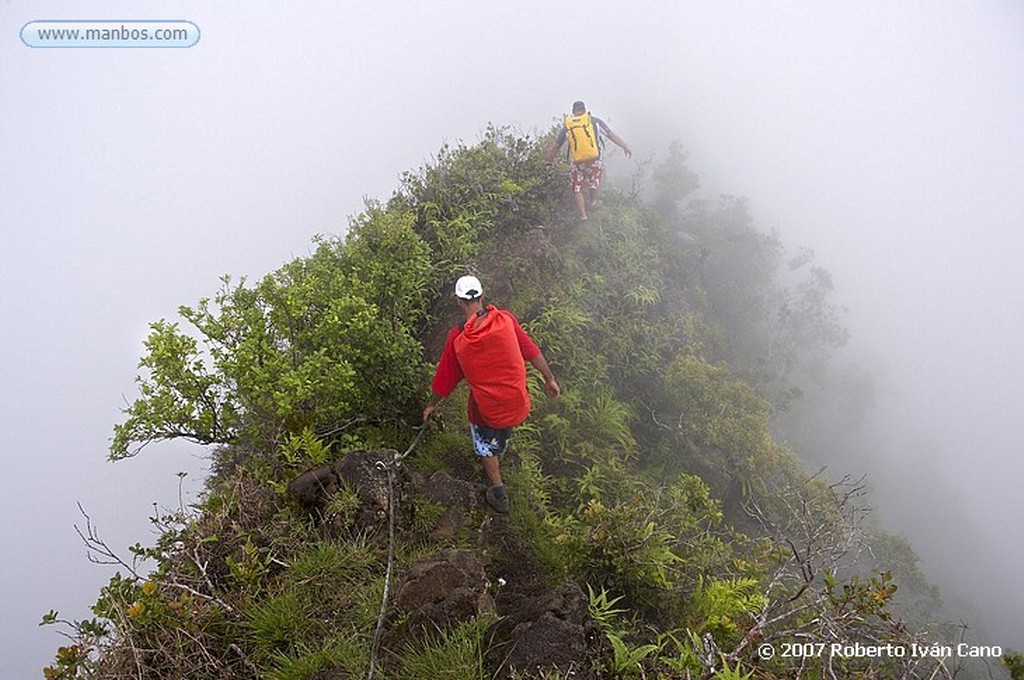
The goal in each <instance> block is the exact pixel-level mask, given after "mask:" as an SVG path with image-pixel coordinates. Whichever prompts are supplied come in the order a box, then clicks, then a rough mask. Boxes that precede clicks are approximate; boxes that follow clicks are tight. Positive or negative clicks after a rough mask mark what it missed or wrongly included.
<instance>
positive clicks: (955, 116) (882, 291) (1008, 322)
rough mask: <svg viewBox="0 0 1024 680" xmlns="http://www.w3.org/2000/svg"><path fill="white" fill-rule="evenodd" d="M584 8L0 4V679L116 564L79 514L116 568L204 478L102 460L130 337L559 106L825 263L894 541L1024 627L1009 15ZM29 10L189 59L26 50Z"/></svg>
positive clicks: (789, 7)
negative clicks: (140, 22) (412, 173)
mask: <svg viewBox="0 0 1024 680" xmlns="http://www.w3.org/2000/svg"><path fill="white" fill-rule="evenodd" d="M588 4H589V6H590V7H592V8H593V10H592V11H590V12H589V13H588V21H587V25H588V26H589V30H590V31H591V33H590V35H589V36H587V37H586V39H581V40H579V41H575V40H574V38H575V37H576V36H578V35H579V31H580V29H579V28H574V27H573V26H572V25H571V23H572V22H571V19H570V17H569V16H567V14H566V12H564V11H563V10H562V9H560V7H559V6H558V5H553V4H551V3H543V2H536V1H527V2H516V3H502V4H500V5H499V4H498V3H488V4H486V5H485V4H484V3H479V2H425V3H411V2H373V3H369V2H366V3H329V2H318V3H312V2H289V3H285V2H277V3H270V2H239V1H237V0H236V1H228V0H225V1H218V2H216V3H211V2H147V3H145V4H144V5H142V4H140V3H137V2H100V1H93V2H90V3H78V2H47V1H46V0H41V1H34V2H28V1H27V0H0V228H2V244H0V276H2V277H3V279H2V283H3V285H2V286H0V309H2V317H0V318H2V325H0V334H2V340H3V345H2V348H3V352H2V354H0V371H2V372H0V375H3V377H4V380H3V389H2V392H0V399H2V404H0V413H2V417H3V422H2V435H3V439H2V447H3V448H2V453H3V460H4V463H5V467H6V469H5V474H4V475H3V480H2V489H0V499H2V500H0V503H2V516H3V522H2V526H0V537H2V542H3V545H4V546H6V547H7V557H6V559H4V560H3V561H2V562H0V565H2V566H0V605H2V608H3V610H4V612H5V616H4V617H3V619H2V623H0V626H2V637H3V639H4V640H5V641H7V642H8V644H7V645H5V655H4V657H3V658H2V659H0V672H2V673H0V674H2V675H3V677H19V678H20V677H26V678H27V677H38V675H39V668H40V667H41V666H42V665H44V664H46V663H48V662H49V661H50V660H51V659H52V655H53V651H54V650H55V648H56V647H57V646H58V645H59V644H61V641H62V639H61V638H60V637H59V636H57V635H56V634H55V632H54V631H53V630H52V629H39V628H37V627H36V623H37V622H38V621H39V619H40V617H41V616H42V614H43V613H45V612H46V611H48V610H50V609H51V608H54V609H58V610H60V611H61V613H62V615H64V616H66V617H69V618H71V617H74V618H83V617H87V616H89V615H90V614H89V612H88V606H89V605H90V604H91V603H92V602H94V601H95V599H96V595H97V593H98V588H99V587H100V586H101V585H102V584H103V583H105V582H106V580H107V579H108V578H109V577H110V575H111V573H112V571H111V570H110V569H109V568H105V567H98V566H93V565H91V564H89V562H88V561H87V559H86V556H85V550H84V547H83V546H82V544H81V542H80V541H79V539H78V537H77V535H76V534H75V531H74V528H73V525H74V524H76V523H78V524H79V525H80V526H81V525H82V517H81V516H80V515H79V512H78V509H77V507H76V501H79V502H81V503H82V505H83V506H84V507H85V509H86V510H87V511H88V512H89V514H90V515H91V516H92V519H93V521H94V523H95V524H96V525H97V526H98V529H99V532H100V535H101V537H103V538H105V539H107V540H108V541H109V542H110V544H111V546H112V547H114V548H116V549H119V550H120V551H121V552H126V551H125V550H124V548H125V546H127V545H129V544H132V543H135V542H136V541H142V542H143V543H150V542H151V541H152V540H153V536H152V534H151V533H150V532H149V525H148V521H147V519H146V518H147V517H148V516H149V514H151V512H152V507H153V503H158V504H159V505H160V506H163V507H169V506H174V505H176V504H177V502H178V501H177V499H178V481H179V480H178V477H177V475H176V473H177V472H179V471H188V472H189V473H190V474H189V476H188V477H187V478H186V480H185V482H184V491H185V493H186V495H187V496H188V497H192V496H193V495H194V494H195V492H196V491H197V490H198V489H199V488H200V486H201V476H202V471H203V469H204V465H205V461H204V459H203V457H202V454H203V451H202V450H201V449H199V448H198V447H190V446H188V445H181V444H172V445H154V446H153V447H151V448H149V449H147V450H145V451H144V452H143V454H142V455H141V456H140V457H139V458H137V459H133V460H129V461H125V462H122V463H118V464H110V463H107V462H105V456H106V447H107V444H108V439H109V437H110V435H111V427H112V425H113V424H114V423H115V422H117V421H118V420H119V417H120V416H119V409H120V408H121V407H123V406H124V404H125V399H129V400H130V399H132V398H134V396H135V391H134V390H135V388H134V384H133V377H134V376H135V371H136V364H137V362H138V358H139V357H140V356H141V353H142V345H141V342H142V339H143V338H144V337H145V335H146V333H147V323H149V322H150V321H153V320H156V319H160V318H172V317H174V315H175V313H176V312H175V310H176V308H177V307H178V305H181V304H193V303H195V302H196V300H197V299H198V298H199V297H201V296H209V295H212V294H213V293H214V292H215V291H216V290H217V288H218V286H219V281H218V279H219V277H220V276H221V275H222V274H226V273H229V274H232V275H235V276H239V275H249V276H260V275H262V274H264V273H267V272H269V271H271V270H273V269H275V268H277V267H278V266H279V265H281V264H283V263H284V262H285V261H286V260H288V259H290V258H291V257H294V256H302V255H304V254H306V253H308V252H309V244H310V240H311V238H312V236H313V235H314V234H318V233H339V232H341V231H343V230H344V229H345V227H346V224H347V218H348V216H351V215H353V214H355V213H357V212H359V211H360V210H361V208H362V205H363V198H364V197H370V198H387V197H388V196H389V195H390V193H391V192H392V191H393V190H394V189H395V188H396V186H397V183H398V177H399V175H400V173H401V172H403V171H405V170H410V169H415V168H417V167H419V166H421V165H422V164H423V163H424V162H426V161H428V160H429V159H430V157H431V156H432V154H434V153H435V152H436V151H437V149H438V148H439V146H440V145H441V144H442V143H444V142H446V141H448V142H456V141H458V140H466V141H467V142H473V141H475V140H476V139H478V137H479V135H480V133H481V131H482V130H483V128H484V127H485V126H486V125H487V124H488V122H494V123H497V124H508V125H512V126H514V127H516V128H517V129H519V130H521V131H523V132H528V133H529V132H536V131H542V130H545V129H547V127H548V126H549V125H550V124H551V123H552V122H553V121H554V120H555V119H556V117H557V116H560V115H561V114H563V113H565V112H566V111H567V110H568V108H569V106H570V103H571V102H572V101H573V100H574V99H577V98H582V99H584V100H586V102H587V103H588V105H589V107H590V109H591V110H592V111H593V112H594V113H595V114H596V115H598V116H601V117H602V118H603V119H604V120H605V121H606V122H608V123H609V124H610V126H611V127H612V129H614V130H615V131H616V132H618V133H619V134H620V135H621V136H622V137H624V138H625V139H626V140H627V141H628V142H629V143H630V145H631V146H632V148H633V150H634V152H635V154H636V155H635V156H634V160H637V159H640V160H642V159H647V158H653V159H654V160H655V161H657V160H658V159H659V158H660V157H663V156H664V152H665V150H666V148H667V146H668V143H669V142H670V141H671V140H672V139H679V140H680V141H682V142H683V144H684V145H685V147H686V148H687V149H688V150H689V152H690V159H691V164H692V166H693V169H694V170H695V171H697V172H698V173H699V174H700V175H701V178H702V190H701V195H704V196H708V197H714V196H716V195H717V194H718V193H723V192H724V193H731V194H738V195H742V196H748V197H749V198H750V201H751V209H752V213H753V215H754V217H755V221H756V223H757V224H758V226H759V227H760V228H762V229H778V231H779V232H780V234H781V236H782V238H783V240H784V242H785V243H786V245H787V246H789V247H790V248H791V249H796V248H798V247H801V246H807V247H811V248H813V249H814V250H815V252H816V253H817V261H818V263H819V264H821V265H823V266H824V267H826V268H827V269H828V270H830V271H831V272H832V273H833V275H834V281H835V284H836V287H837V290H836V297H837V299H838V300H839V301H840V302H842V303H843V304H844V305H846V306H847V307H849V309H850V313H849V315H848V317H847V321H848V325H849V327H850V330H851V332H852V334H853V337H854V340H853V343H852V344H853V349H855V350H857V352H859V353H860V354H861V355H862V356H864V357H867V358H868V360H869V361H870V363H871V366H872V369H873V370H875V371H876V372H877V378H878V381H879V386H880V391H881V393H880V395H879V409H878V411H877V413H875V414H874V415H873V417H872V420H871V422H870V426H871V427H872V428H873V429H874V434H873V436H874V437H875V438H876V440H877V441H878V442H879V448H878V451H879V452H880V451H885V454H884V456H883V455H882V454H881V453H875V454H866V459H865V461H864V465H865V467H866V466H868V465H869V464H870V465H871V466H872V468H873V469H874V468H876V467H878V466H881V469H885V470H887V471H891V474H886V475H883V476H881V477H880V478H876V479H875V480H874V483H875V485H876V488H877V489H878V490H879V495H880V502H879V505H880V511H883V510H886V509H888V512H889V517H888V518H887V519H886V522H887V523H888V524H889V526H891V527H892V528H893V530H895V531H897V532H903V533H906V534H907V536H908V537H909V538H910V540H911V542H912V543H913V544H914V547H915V549H916V550H917V551H918V552H919V553H920V554H921V555H922V557H923V558H924V559H925V560H926V561H927V564H926V568H927V569H928V572H929V574H935V575H936V577H938V576H948V577H952V576H953V575H954V574H952V573H951V572H952V571H954V568H953V566H955V568H956V569H958V570H961V571H962V570H963V569H969V570H970V571H969V573H970V574H972V576H973V578H971V579H970V581H971V582H972V585H971V589H970V591H969V594H970V595H972V597H974V598H976V602H978V603H980V608H981V609H982V610H984V611H986V614H987V615H989V616H990V620H991V621H992V622H993V623H994V624H995V625H997V626H998V627H999V628H1000V629H1003V630H1005V629H1007V628H1008V627H1010V626H1012V625H1013V623H1017V622H1019V621H1020V616H1019V614H1018V613H1017V612H1019V611H1021V610H1022V608H1024V591H1022V586H1021V585H1020V583H1019V579H1014V578H1013V577H1014V576H1015V575H1016V574H1017V572H1018V571H1019V565H1020V564H1021V563H1022V562H1024V553H1022V550H1024V548H1022V543H1021V541H1020V532H1021V530H1020V528H1019V522H1020V521H1021V519H1022V517H1024V500H1022V498H1024V494H1022V493H1021V491H1020V487H1019V483H1020V480H1021V479H1024V463H1022V460H1021V444H1020V442H1021V441H1022V439H1024V425H1022V419H1021V417H1020V411H1021V406H1022V404H1024V398H1022V397H1024V394H1022V392H1024V388H1022V387H1021V385H1022V384H1024V357H1022V353H1021V349H1020V348H1022V347H1024V322H1022V320H1021V318H1020V314H1021V311H1022V310H1024V292H1022V291H1024V286H1022V283H1024V274H1022V272H1021V264H1022V262H1024V231H1022V230H1024V130H1022V122H1024V4H1022V3H1020V2H1018V1H1016V0H1002V1H1000V0H988V1H976V2H967V1H964V2H946V1H943V0H912V1H901V2H896V1H891V2H878V3H864V2H833V1H830V2H816V1H810V0H808V1H806V2H788V1H784V0H780V1H779V2H754V1H749V2H738V1H726V0H714V1H712V0H702V1H700V2H682V1H678V0H675V1H671V2H670V1H667V0H666V1H657V2H647V3H638V4H637V5H636V6H635V7H634V8H633V9H625V7H626V6H625V4H623V3H610V2H609V3H604V2H591V3H588ZM40 19H107V20H122V19H183V20H188V21H192V22H194V23H195V24H196V25H197V26H199V28H200V30H201V31H202V37H201V39H200V41H199V43H198V44H197V45H196V46H195V47H192V48H190V49H180V50H179V49H168V50H145V49H122V50H118V49H106V50H104V49H94V50H82V49H67V50H57V49H49V50H48V49H30V48H28V47H26V46H25V45H24V44H23V43H22V42H21V40H20V38H19V32H20V30H21V28H22V27H23V26H24V25H25V24H26V23H27V22H29V21H33V20H40ZM608 165H609V172H610V173H611V174H612V175H620V176H621V175H625V174H628V173H629V172H631V170H632V168H633V163H632V162H631V161H627V160H626V159H625V158H624V157H623V156H622V155H621V153H620V152H618V151H614V152H612V153H611V154H610V156H609V159H608ZM858 464H859V463H858V461H849V466H850V468H851V469H857V467H858ZM963 532H969V533H968V534H964V533H963ZM965 553H966V555H965ZM951 565H953V566H951ZM1014 589H1015V590H1014ZM980 642H982V643H987V644H1012V645H1015V646H1016V647H1018V648H1021V647H1024V633H1021V632H1020V628H1019V627H1018V629H1017V632H1016V633H1015V635H1011V634H1009V633H1007V634H1006V637H1005V638H1000V639H998V640H991V641H986V640H981V641H980Z"/></svg>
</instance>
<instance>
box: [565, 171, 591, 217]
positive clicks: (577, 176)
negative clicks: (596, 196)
mask: <svg viewBox="0 0 1024 680" xmlns="http://www.w3.org/2000/svg"><path fill="white" fill-rule="evenodd" d="M586 174H587V173H586V168H584V167H582V166H581V165H579V164H577V163H573V165H572V167H571V168H569V186H570V187H572V194H573V198H575V199H576V210H577V211H578V212H579V214H580V219H581V220H585V219H587V206H586V205H585V199H586V196H584V195H583V191H584V186H585V184H586V181H587V177H586Z"/></svg>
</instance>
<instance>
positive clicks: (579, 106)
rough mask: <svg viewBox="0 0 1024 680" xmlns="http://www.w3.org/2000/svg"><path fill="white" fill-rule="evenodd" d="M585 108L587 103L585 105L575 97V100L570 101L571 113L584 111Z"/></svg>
mask: <svg viewBox="0 0 1024 680" xmlns="http://www.w3.org/2000/svg"><path fill="white" fill-rule="evenodd" d="M586 110H587V105H586V104H584V103H583V102H582V101H580V100H579V99H577V100H576V101H574V102H573V103H572V112H573V113H577V112H579V113H583V112H584V111H586Z"/></svg>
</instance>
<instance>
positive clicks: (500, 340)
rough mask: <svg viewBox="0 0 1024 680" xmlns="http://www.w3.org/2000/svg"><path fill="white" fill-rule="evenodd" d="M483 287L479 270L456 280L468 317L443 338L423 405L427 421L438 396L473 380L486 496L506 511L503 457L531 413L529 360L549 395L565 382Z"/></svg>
mask: <svg viewBox="0 0 1024 680" xmlns="http://www.w3.org/2000/svg"><path fill="white" fill-rule="evenodd" d="M483 293H484V289H483V286H482V285H481V284H480V280H479V279H477V278H476V277H475V276H463V277H462V278H460V279H459V280H458V281H456V282H455V298H456V300H457V301H458V303H459V306H460V307H461V308H462V311H463V312H464V313H465V315H466V321H465V323H463V324H462V325H460V326H456V327H455V328H452V329H451V331H450V332H449V333H448V338H447V340H445V343H444V351H442V353H441V360H440V361H439V362H438V364H437V372H436V373H435V374H434V382H433V385H432V386H431V390H432V391H433V394H432V395H431V396H430V401H429V402H428V403H427V406H426V408H424V409H423V422H424V423H425V422H427V421H428V420H430V416H431V415H432V414H433V413H434V411H435V410H436V409H437V404H438V402H440V401H441V400H442V399H444V398H445V397H447V396H448V395H449V394H451V392H452V390H454V389H455V386H456V385H458V384H459V383H460V382H461V381H462V379H463V378H465V379H466V382H467V383H469V405H468V409H467V410H468V417H469V429H470V433H471V435H472V437H473V448H474V450H475V451H476V455H477V456H479V457H480V462H481V463H482V464H483V468H484V472H485V473H486V475H487V479H488V481H489V482H490V484H491V486H490V487H489V488H488V489H487V494H486V498H487V502H488V503H490V505H491V507H493V508H494V509H495V510H497V511H498V512H502V513H506V512H508V510H509V503H508V495H507V494H506V492H505V485H504V482H502V479H501V459H502V457H504V455H505V450H506V449H507V448H508V439H509V437H510V436H511V435H512V428H514V427H515V426H516V425H519V424H520V423H521V422H523V421H524V420H526V417H527V416H528V415H530V395H529V394H528V393H527V391H526V362H527V361H529V362H530V363H531V364H533V365H534V367H536V368H537V370H539V371H540V372H541V375H543V376H544V391H545V392H546V393H547V395H548V396H549V397H551V398H552V399H554V398H556V397H558V395H559V394H561V388H559V386H558V383H557V382H556V381H555V376H554V374H553V373H552V372H551V368H550V367H549V366H548V362H547V361H546V360H545V359H544V355H543V354H542V353H541V351H540V348H539V347H537V344H536V343H535V342H534V341H533V340H532V339H530V336H528V335H527V334H526V331H524V330H523V329H522V327H521V326H520V325H519V322H518V321H517V320H516V318H515V317H514V316H513V315H512V313H511V312H508V311H506V310H504V309H498V308H497V307H495V306H494V305H486V306H485V305H484V302H483Z"/></svg>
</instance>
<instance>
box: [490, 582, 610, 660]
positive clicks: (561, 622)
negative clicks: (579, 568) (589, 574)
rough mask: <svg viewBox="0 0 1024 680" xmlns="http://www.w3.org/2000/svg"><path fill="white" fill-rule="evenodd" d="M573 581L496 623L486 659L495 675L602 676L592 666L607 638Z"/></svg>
mask: <svg viewBox="0 0 1024 680" xmlns="http://www.w3.org/2000/svg"><path fill="white" fill-rule="evenodd" d="M587 605H588V601H587V596H586V595H585V594H584V593H583V591H582V590H580V587H579V586H578V585H576V584H575V583H566V584H564V585H562V586H560V587H558V588H556V589H554V590H551V591H549V592H546V593H544V594H542V595H540V596H538V597H536V598H535V599H533V600H532V601H531V602H528V603H526V604H525V605H524V606H523V607H522V608H520V609H518V610H517V611H513V612H509V613H508V614H507V615H506V616H504V617H503V618H502V619H501V620H499V621H498V622H497V623H496V624H494V626H492V627H491V631H490V632H491V634H492V636H493V639H494V641H495V644H494V645H492V646H491V648H490V650H489V651H488V653H487V662H488V665H489V666H490V668H491V669H492V670H493V672H494V674H495V675H494V677H497V678H512V677H524V676H525V677H534V676H535V675H540V674H542V673H544V672H547V671H553V670H554V671H558V672H560V673H569V672H572V673H573V676H572V677H575V678H600V677H602V676H601V675H599V674H597V673H596V671H593V670H591V669H593V668H595V667H597V664H595V663H594V662H595V661H596V660H597V658H598V657H599V656H600V655H601V654H602V648H603V646H604V645H606V644H607V643H606V642H605V640H604V636H603V634H602V633H601V627H600V626H599V625H598V623H597V622H596V621H594V619H593V618H592V617H591V616H590V611H589V609H588V606H587Z"/></svg>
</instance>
